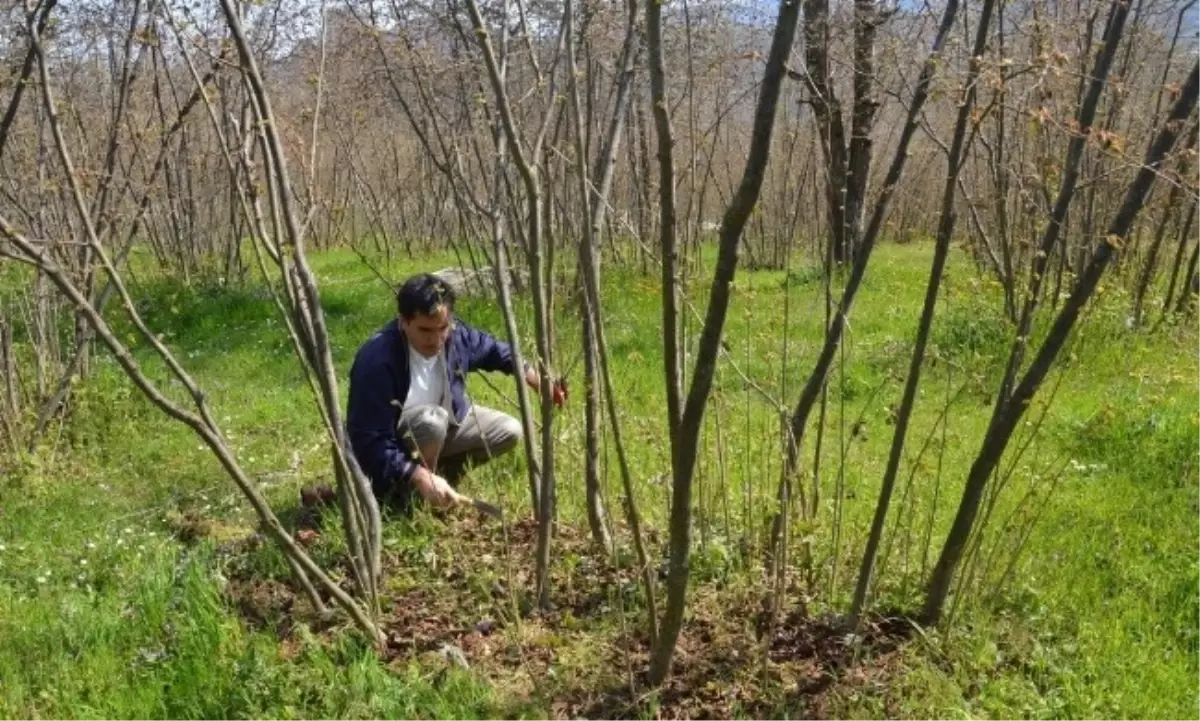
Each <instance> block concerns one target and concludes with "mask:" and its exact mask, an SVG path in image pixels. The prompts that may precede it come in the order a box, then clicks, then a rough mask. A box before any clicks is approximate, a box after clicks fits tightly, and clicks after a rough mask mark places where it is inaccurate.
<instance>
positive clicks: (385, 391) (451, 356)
mask: <svg viewBox="0 0 1200 721" xmlns="http://www.w3.org/2000/svg"><path fill="white" fill-rule="evenodd" d="M453 322H454V329H453V330H452V331H450V338H449V339H448V340H447V341H446V351H445V353H446V372H447V375H448V378H447V379H446V381H447V383H448V384H449V388H450V399H451V406H452V408H453V410H454V417H455V418H456V419H457V420H458V421H460V422H461V421H462V419H463V418H464V417H465V416H466V414H467V410H468V406H467V399H466V394H465V387H466V375H467V373H469V372H470V371H499V372H503V373H510V374H511V373H512V371H513V359H512V349H511V348H509V346H508V344H507V343H503V342H501V341H499V340H497V339H496V338H494V337H493V336H491V335H489V334H488V333H485V332H483V331H480V330H476V329H475V328H472V327H471V326H469V325H467V324H466V323H463V322H462V321H461V320H459V319H458V318H454V319H453ZM409 379H410V375H409V368H408V341H407V340H406V339H405V337H404V333H402V332H401V331H400V328H399V324H398V323H397V322H396V321H395V320H393V321H392V322H390V323H388V324H387V325H386V326H384V327H383V328H381V329H380V330H379V331H378V332H377V333H375V335H373V336H371V337H370V338H368V339H367V342H365V343H363V345H362V347H360V348H359V349H358V353H357V354H356V355H355V357H354V364H353V365H352V366H351V367H350V401H349V405H348V407H347V409H346V429H347V431H348V433H349V435H350V444H351V446H352V447H353V448H354V457H355V458H356V459H357V460H358V463H359V465H361V466H362V469H363V472H365V473H366V474H367V476H368V477H369V478H370V479H371V484H372V486H374V488H375V493H376V494H377V495H382V494H384V493H386V492H388V491H389V490H390V489H391V488H392V486H393V485H394V484H396V483H398V482H399V483H407V482H408V479H409V477H410V476H411V475H412V472H413V471H414V470H415V469H416V468H417V466H418V465H419V464H418V463H417V461H416V460H415V459H413V458H412V457H411V456H410V455H409V454H408V452H407V451H405V450H404V448H403V447H402V446H401V445H400V442H399V440H398V439H397V437H396V424H397V423H398V422H399V420H400V412H401V408H400V405H401V404H403V403H404V399H405V398H407V397H408V385H409ZM393 400H395V401H397V404H396V405H393V404H392V401H393Z"/></svg>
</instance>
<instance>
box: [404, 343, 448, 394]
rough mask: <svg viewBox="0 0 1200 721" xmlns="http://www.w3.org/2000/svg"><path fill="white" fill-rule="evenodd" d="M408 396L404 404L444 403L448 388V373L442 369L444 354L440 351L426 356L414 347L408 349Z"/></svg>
mask: <svg viewBox="0 0 1200 721" xmlns="http://www.w3.org/2000/svg"><path fill="white" fill-rule="evenodd" d="M408 373H409V381H408V397H407V398H405V399H404V406H405V407H406V408H412V407H414V406H423V405H432V406H440V405H442V396H443V394H444V393H445V390H446V374H445V373H444V372H443V371H442V356H441V354H440V353H439V354H438V355H435V356H434V357H432V358H426V357H425V356H423V355H421V354H420V353H418V352H417V351H416V349H414V348H411V347H410V348H409V349H408Z"/></svg>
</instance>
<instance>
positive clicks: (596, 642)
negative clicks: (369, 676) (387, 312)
mask: <svg viewBox="0 0 1200 721" xmlns="http://www.w3.org/2000/svg"><path fill="white" fill-rule="evenodd" d="M441 522H442V523H443V524H444V527H443V528H441V529H439V531H438V534H437V537H436V539H435V540H434V541H433V542H432V543H431V544H430V545H428V546H427V547H425V548H423V549H416V548H405V549H404V550H403V551H402V552H399V553H390V554H385V559H384V563H385V569H384V578H385V579H387V581H386V584H387V585H386V588H385V589H384V597H385V598H387V599H389V600H388V606H387V608H386V609H385V610H384V619H383V626H384V628H385V632H386V634H387V639H388V641H387V647H386V650H385V661H387V662H388V663H391V664H395V665H398V666H402V665H406V664H407V663H408V662H409V661H410V660H411V659H414V658H417V659H420V660H421V661H422V662H428V663H438V664H444V665H459V666H467V667H470V668H471V669H472V670H473V671H474V672H475V673H477V674H479V675H480V676H482V677H484V678H487V679H488V680H489V681H490V682H491V683H492V684H493V686H494V687H495V688H496V689H497V691H498V692H500V694H501V695H502V696H504V697H508V698H512V699H514V703H515V704H516V705H514V708H516V707H518V706H519V705H520V703H521V702H526V701H528V702H533V703H534V704H536V705H537V706H538V707H540V708H544V709H546V710H547V712H548V713H549V714H550V715H551V716H552V717H554V718H580V717H586V718H630V717H654V718H680V719H683V718H745V717H758V718H762V717H777V716H779V715H786V716H789V717H792V718H795V717H806V718H821V717H823V716H824V713H823V712H824V709H825V707H826V704H825V696H826V695H827V694H828V693H829V691H830V690H831V689H833V688H835V687H836V686H837V685H838V684H854V683H858V682H861V681H862V679H865V678H873V679H876V680H877V681H878V679H881V678H885V677H886V675H887V673H888V671H889V659H890V657H891V655H892V653H893V651H895V650H896V649H897V648H898V647H899V646H900V645H901V644H902V643H903V642H904V640H905V638H906V637H907V636H908V634H909V632H910V631H911V630H912V628H913V627H912V625H911V624H910V623H909V622H908V621H907V620H906V619H904V618H901V617H887V616H877V617H872V618H869V619H867V620H866V621H865V622H864V624H863V627H862V628H861V629H860V631H859V634H858V635H857V636H855V635H853V634H851V633H850V629H848V628H847V627H846V626H845V624H844V621H843V620H842V619H840V618H811V617H808V616H806V615H805V614H803V613H802V612H800V611H792V612H790V613H787V614H781V616H780V617H779V618H778V620H777V621H776V623H775V628H774V632H773V634H771V636H770V638H769V639H768V638H766V634H765V633H764V631H765V627H766V624H765V622H764V617H765V616H764V611H763V608H764V604H765V601H764V598H763V589H765V588H767V587H769V584H766V583H763V584H759V585H757V587H750V586H749V584H745V583H743V584H740V585H730V586H724V587H722V586H719V585H716V584H713V585H704V586H701V587H699V588H697V589H695V590H694V591H693V592H692V593H691V594H690V595H689V608H688V615H687V618H686V620H685V623H684V628H683V631H682V633H681V634H680V638H679V643H678V646H677V651H676V654H675V660H674V663H673V666H672V673H671V675H670V678H669V680H668V681H667V682H666V683H665V684H664V685H663V686H662V687H661V688H659V689H657V690H654V691H651V690H650V689H649V686H648V684H647V682H646V676H645V671H646V669H647V668H648V666H649V661H650V646H649V643H648V637H647V630H646V628H645V621H644V619H645V617H646V612H645V609H644V608H642V606H641V604H642V602H643V598H642V591H641V587H640V579H639V577H638V574H637V571H636V569H635V568H633V567H632V566H631V565H629V566H622V567H618V566H617V565H614V563H613V562H612V560H611V559H610V558H609V557H607V556H606V555H604V554H603V553H599V552H597V551H596V550H594V548H593V547H592V546H591V543H590V538H589V536H588V533H587V531H586V529H582V530H581V529H578V528H573V527H568V526H562V525H560V526H559V527H558V528H557V530H556V535H555V537H554V540H553V549H554V555H555V559H556V561H555V564H554V571H553V572H552V583H551V589H550V593H549V597H550V600H551V603H550V604H548V605H546V606H544V607H540V606H539V605H538V604H536V603H535V602H534V600H535V599H534V598H533V593H534V592H533V586H534V579H533V568H532V559H533V558H534V549H535V547H536V543H537V528H536V525H535V524H534V523H533V522H532V521H530V520H521V521H517V522H513V523H510V524H508V525H507V526H503V525H501V524H499V523H497V522H494V521H490V520H487V519H485V518H482V517H478V516H475V515H474V514H463V513H457V514H447V515H445V516H443V517H442V518H441ZM304 525H305V526H307V525H308V524H304ZM310 528H311V527H310ZM310 528H301V529H298V530H297V533H304V534H306V535H305V538H304V539H303V541H304V542H305V543H306V544H316V543H322V542H323V541H322V539H321V537H320V535H319V534H313V532H312V531H311V530H310ZM660 586H661V584H660ZM660 590H661V589H660ZM228 594H229V597H230V600H231V602H232V605H233V607H234V608H236V609H237V610H238V611H239V613H241V614H242V615H243V616H244V617H245V618H246V619H247V622H248V623H250V624H253V625H255V626H256V627H260V628H262V627H269V628H272V629H274V630H275V631H276V633H278V634H279V636H280V638H281V640H282V641H283V642H284V645H285V646H286V645H287V643H288V636H289V635H290V632H291V628H292V627H293V625H294V624H295V623H299V622H307V621H308V620H309V619H308V618H305V617H306V616H307V617H309V618H311V614H310V613H309V609H308V604H307V602H306V601H305V600H304V599H303V597H302V595H301V594H298V593H297V592H296V591H295V590H294V589H293V588H291V587H290V585H289V584H286V583H283V582H280V581H273V580H269V579H254V578H235V579H231V583H230V585H229V590H228ZM661 603H662V601H660V604H661ZM622 612H623V614H624V615H622ZM314 630H318V631H319V629H314Z"/></svg>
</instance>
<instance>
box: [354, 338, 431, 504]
mask: <svg viewBox="0 0 1200 721" xmlns="http://www.w3.org/2000/svg"><path fill="white" fill-rule="evenodd" d="M394 385H395V381H394V380H393V378H392V374H391V369H390V368H388V367H387V365H386V364H385V363H382V362H379V361H378V360H375V359H372V358H358V359H355V362H354V365H353V367H351V369H350V402H349V404H348V408H347V413H346V426H347V430H348V431H349V433H350V442H351V444H352V445H353V446H354V456H355V458H357V459H358V462H359V464H360V465H362V468H363V470H364V471H366V473H367V475H368V476H370V477H371V481H372V484H373V485H374V486H375V490H376V493H386V492H387V491H389V490H391V489H392V487H393V486H394V485H395V484H397V483H401V484H403V483H408V482H409V481H410V480H411V478H412V475H413V472H414V471H415V470H416V469H417V468H418V467H419V464H418V463H417V462H416V460H415V459H413V458H412V457H411V456H409V455H408V453H407V452H406V451H405V450H404V448H403V447H402V446H401V445H400V443H399V440H398V439H397V438H396V426H395V419H396V411H395V409H394V408H392V405H391V396H393V395H394V392H393V391H394Z"/></svg>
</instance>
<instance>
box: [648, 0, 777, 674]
mask: <svg viewBox="0 0 1200 721" xmlns="http://www.w3.org/2000/svg"><path fill="white" fill-rule="evenodd" d="M650 7H653V8H656V10H654V11H651V12H650V13H649V17H650V18H653V19H654V20H655V21H656V22H657V21H658V20H660V15H661V6H659V5H658V4H657V3H651V5H650ZM799 17H800V11H799V7H798V3H796V2H794V1H791V0H784V2H782V3H780V6H779V14H778V17H777V18H776V21H775V32H774V36H773V37H772V40H771V51H770V54H769V56H768V58H767V66H766V68H765V69H764V70H763V78H762V86H761V88H760V89H759V97H758V103H757V105H756V107H755V113H754V131H753V134H752V136H751V141H750V152H749V154H748V156H747V158H746V167H745V170H744V172H743V173H742V180H741V183H740V184H739V186H738V190H737V193H736V195H735V196H734V197H733V200H732V201H731V202H730V204H729V207H728V208H727V209H726V210H725V217H724V218H722V220H721V240H720V249H719V251H718V256H717V268H716V271H715V273H714V274H713V281H712V289H711V292H710V295H709V303H708V312H707V314H706V316H705V319H704V327H703V330H702V331H701V334H700V347H699V351H698V353H697V356H696V366H695V372H694V373H693V374H692V380H691V386H690V389H689V390H688V396H687V402H686V406H685V407H684V409H683V418H682V423H681V425H680V427H679V429H678V433H677V434H675V435H674V436H673V438H675V439H677V442H674V443H672V448H671V468H672V471H673V479H672V490H673V493H672V499H671V521H670V524H671V525H670V530H671V539H670V549H671V560H670V567H669V570H668V572H667V608H666V611H665V613H664V617H663V623H662V627H661V631H660V633H659V636H658V642H657V644H656V645H655V648H654V651H653V654H652V658H651V663H650V681H651V683H653V684H655V685H658V684H661V683H662V682H663V680H664V679H666V677H667V674H668V673H669V672H670V669H671V659H672V657H673V655H674V653H675V644H676V641H677V640H678V638H679V630H680V628H681V627H682V624H683V612H684V606H685V599H686V594H687V582H688V556H689V553H690V551H691V520H692V519H691V512H692V507H691V493H692V476H693V471H694V470H695V464H696V452H697V441H698V439H699V436H700V428H701V426H702V424H703V420H704V410H705V406H706V405H707V403H708V395H709V392H710V391H711V390H712V379H713V374H714V372H715V371H716V359H717V353H718V351H719V350H720V343H721V331H722V329H723V327H724V325H725V317H726V314H727V313H728V310H729V299H730V291H731V286H732V284H733V278H734V275H735V273H736V272H737V263H738V245H739V243H740V241H741V236H742V231H743V229H744V228H745V225H746V221H747V220H748V219H749V217H750V213H751V211H753V210H754V206H755V204H756V203H757V202H758V195H759V192H760V191H761V189H762V183H763V176H764V174H765V171H766V167H767V160H768V158H769V155H770V150H771V138H772V135H773V132H774V129H775V109H776V106H777V104H778V102H779V94H780V89H781V87H782V85H783V80H784V77H785V66H786V63H787V59H788V55H789V54H790V53H791V49H792V43H793V41H794V40H795V36H796V25H797V24H798V21H799ZM659 42H661V37H660V38H659ZM651 47H652V48H653V44H652V45H651ZM661 51H662V49H661V45H660V47H659V48H658V52H659V53H660V58H661ZM660 70H661V68H660ZM660 81H661V78H660ZM664 262H665V259H664ZM664 290H665V289H664ZM664 302H666V299H665V298H664Z"/></svg>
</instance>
